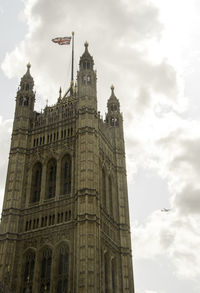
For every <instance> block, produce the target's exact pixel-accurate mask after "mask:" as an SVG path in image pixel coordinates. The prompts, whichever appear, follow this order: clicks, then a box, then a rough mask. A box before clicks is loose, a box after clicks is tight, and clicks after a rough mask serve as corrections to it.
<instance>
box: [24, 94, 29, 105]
mask: <svg viewBox="0 0 200 293" xmlns="http://www.w3.org/2000/svg"><path fill="white" fill-rule="evenodd" d="M28 104H29V97H27V96H25V97H24V106H28Z"/></svg>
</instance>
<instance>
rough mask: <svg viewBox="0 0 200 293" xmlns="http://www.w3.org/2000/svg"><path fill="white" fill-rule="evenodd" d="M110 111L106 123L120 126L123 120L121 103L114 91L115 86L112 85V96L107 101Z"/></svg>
mask: <svg viewBox="0 0 200 293" xmlns="http://www.w3.org/2000/svg"><path fill="white" fill-rule="evenodd" d="M107 108H108V113H107V114H106V123H107V124H109V125H110V126H119V123H120V121H122V115H121V114H120V103H119V100H118V99H117V97H116V96H115V93H114V86H113V85H112V86H111V96H110V98H109V99H108V102H107Z"/></svg>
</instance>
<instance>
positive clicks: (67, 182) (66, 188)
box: [61, 155, 71, 194]
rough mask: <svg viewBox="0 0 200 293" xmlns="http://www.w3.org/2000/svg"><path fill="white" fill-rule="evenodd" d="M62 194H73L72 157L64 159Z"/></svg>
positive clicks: (68, 156)
mask: <svg viewBox="0 0 200 293" xmlns="http://www.w3.org/2000/svg"><path fill="white" fill-rule="evenodd" d="M61 174H62V175H61V176H62V181H61V184H62V186H61V192H62V194H70V192H71V157H70V155H66V156H65V157H64V158H63V159H62V169H61Z"/></svg>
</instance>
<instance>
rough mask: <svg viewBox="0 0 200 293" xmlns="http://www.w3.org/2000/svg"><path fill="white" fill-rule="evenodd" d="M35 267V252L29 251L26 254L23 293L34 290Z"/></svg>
mask: <svg viewBox="0 0 200 293" xmlns="http://www.w3.org/2000/svg"><path fill="white" fill-rule="evenodd" d="M34 268H35V252H34V251H28V252H27V253H26V254H25V265H24V277H23V293H25V292H30V293H32V292H33V291H32V290H33V276H34Z"/></svg>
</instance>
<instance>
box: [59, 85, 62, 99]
mask: <svg viewBox="0 0 200 293" xmlns="http://www.w3.org/2000/svg"><path fill="white" fill-rule="evenodd" d="M61 94H62V89H61V87H60V90H59V97H60V98H61Z"/></svg>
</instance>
